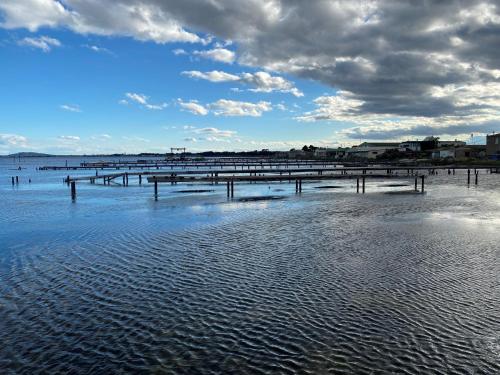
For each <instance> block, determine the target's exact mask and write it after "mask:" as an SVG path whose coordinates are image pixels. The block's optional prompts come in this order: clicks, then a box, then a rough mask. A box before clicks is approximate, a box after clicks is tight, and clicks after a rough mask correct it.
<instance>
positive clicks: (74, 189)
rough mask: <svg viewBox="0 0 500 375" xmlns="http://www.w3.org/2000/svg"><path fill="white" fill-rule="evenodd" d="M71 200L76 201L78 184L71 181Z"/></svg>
mask: <svg viewBox="0 0 500 375" xmlns="http://www.w3.org/2000/svg"><path fill="white" fill-rule="evenodd" d="M71 199H72V200H75V199H76V182H75V181H71Z"/></svg>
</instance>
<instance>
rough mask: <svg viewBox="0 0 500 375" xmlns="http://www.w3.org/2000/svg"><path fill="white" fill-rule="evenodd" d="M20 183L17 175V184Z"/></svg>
mask: <svg viewBox="0 0 500 375" xmlns="http://www.w3.org/2000/svg"><path fill="white" fill-rule="evenodd" d="M18 183H19V176H16V184H18Z"/></svg>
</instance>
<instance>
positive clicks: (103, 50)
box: [83, 44, 111, 54]
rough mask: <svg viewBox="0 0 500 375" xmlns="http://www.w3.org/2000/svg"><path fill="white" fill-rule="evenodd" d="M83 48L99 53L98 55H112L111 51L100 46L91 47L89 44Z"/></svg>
mask: <svg viewBox="0 0 500 375" xmlns="http://www.w3.org/2000/svg"><path fill="white" fill-rule="evenodd" d="M83 47H85V48H87V49H89V50H91V51H94V52H97V53H108V54H111V51H110V50H109V49H107V48H104V47H99V46H96V45H89V44H84V45H83Z"/></svg>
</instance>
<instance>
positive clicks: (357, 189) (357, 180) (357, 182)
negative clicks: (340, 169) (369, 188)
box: [356, 177, 359, 194]
mask: <svg viewBox="0 0 500 375" xmlns="http://www.w3.org/2000/svg"><path fill="white" fill-rule="evenodd" d="M356 193H358V194H359V177H358V178H357V179H356Z"/></svg>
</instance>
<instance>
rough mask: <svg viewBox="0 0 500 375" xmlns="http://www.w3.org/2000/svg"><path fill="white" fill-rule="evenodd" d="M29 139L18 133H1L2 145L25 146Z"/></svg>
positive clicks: (0, 144)
mask: <svg viewBox="0 0 500 375" xmlns="http://www.w3.org/2000/svg"><path fill="white" fill-rule="evenodd" d="M27 144H28V139H27V138H26V137H24V136H22V135H18V134H0V146H20V147H25V146H27Z"/></svg>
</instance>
